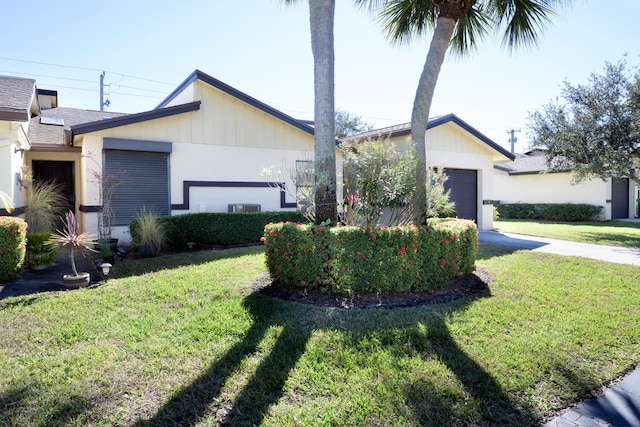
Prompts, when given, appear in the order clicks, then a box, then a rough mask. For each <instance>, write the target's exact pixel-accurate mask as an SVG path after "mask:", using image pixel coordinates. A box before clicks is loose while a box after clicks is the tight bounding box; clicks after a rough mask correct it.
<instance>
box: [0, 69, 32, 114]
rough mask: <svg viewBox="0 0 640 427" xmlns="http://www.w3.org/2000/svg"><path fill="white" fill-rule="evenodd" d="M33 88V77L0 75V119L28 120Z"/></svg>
mask: <svg viewBox="0 0 640 427" xmlns="http://www.w3.org/2000/svg"><path fill="white" fill-rule="evenodd" d="M35 89H36V81H35V80H33V79H25V78H22V77H11V76H0V94H1V95H0V120H22V121H27V120H29V108H30V107H31V101H32V99H33V95H34V93H35Z"/></svg>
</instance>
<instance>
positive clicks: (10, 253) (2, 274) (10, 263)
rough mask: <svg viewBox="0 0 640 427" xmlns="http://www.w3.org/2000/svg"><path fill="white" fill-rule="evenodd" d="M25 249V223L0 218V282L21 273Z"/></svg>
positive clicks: (12, 218) (19, 219) (15, 219)
mask: <svg viewBox="0 0 640 427" xmlns="http://www.w3.org/2000/svg"><path fill="white" fill-rule="evenodd" d="M26 248H27V223H26V222H25V221H24V220H23V219H21V218H16V217H6V216H3V217H0V282H7V281H9V280H13V279H15V278H17V277H18V276H19V275H20V273H21V272H22V266H23V265H24V258H25V253H26Z"/></svg>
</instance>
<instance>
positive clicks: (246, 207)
mask: <svg viewBox="0 0 640 427" xmlns="http://www.w3.org/2000/svg"><path fill="white" fill-rule="evenodd" d="M229 212H260V205H256V204H229Z"/></svg>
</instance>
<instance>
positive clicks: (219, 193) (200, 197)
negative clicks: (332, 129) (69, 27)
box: [75, 81, 314, 241]
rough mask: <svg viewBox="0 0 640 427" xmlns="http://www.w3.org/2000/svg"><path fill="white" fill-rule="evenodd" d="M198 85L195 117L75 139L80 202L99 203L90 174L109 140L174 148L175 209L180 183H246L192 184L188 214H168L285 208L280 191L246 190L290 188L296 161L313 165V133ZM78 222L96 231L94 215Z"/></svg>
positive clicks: (123, 233) (116, 233)
mask: <svg viewBox="0 0 640 427" xmlns="http://www.w3.org/2000/svg"><path fill="white" fill-rule="evenodd" d="M195 84H196V87H197V88H199V92H198V94H199V96H198V98H200V99H201V101H202V105H201V109H200V110H198V111H194V112H191V113H184V114H178V115H175V116H170V117H165V118H161V119H156V120H149V121H145V122H140V123H135V124H131V125H126V126H121V127H117V128H112V129H107V130H104V131H99V132H95V133H92V134H88V135H84V136H83V137H82V138H79V139H77V140H76V142H75V144H76V145H80V146H81V147H82V153H83V155H84V156H85V157H83V159H82V167H81V171H80V173H79V174H78V177H79V179H80V180H81V181H82V182H83V183H86V184H85V185H84V186H83V187H79V189H80V190H79V191H77V198H78V203H79V204H81V205H85V206H93V205H97V204H98V203H97V200H98V187H97V185H92V183H91V181H92V179H91V174H92V172H93V171H97V172H100V171H101V170H102V154H101V153H102V141H103V138H107V137H109V138H122V139H133V140H144V141H162V142H171V143H172V152H171V154H170V168H169V174H170V183H171V187H170V199H171V204H172V205H181V204H183V203H184V202H185V201H186V200H185V194H183V185H184V182H185V181H199V182H203V183H217V182H236V183H244V184H248V185H249V186H246V187H226V188H224V187H222V188H221V187H207V186H194V187H192V188H191V189H190V190H189V194H188V199H189V206H188V209H173V210H172V215H177V214H182V213H188V212H199V211H209V212H227V210H228V204H237V203H251V204H255V203H257V204H260V205H261V209H262V210H263V211H268V210H281V209H282V208H281V199H280V198H281V192H280V189H278V188H269V187H266V188H257V187H251V184H253V183H259V184H263V185H264V184H266V183H267V182H268V181H277V182H282V181H286V182H287V183H288V184H289V186H290V188H293V187H292V186H291V182H290V181H291V179H290V176H289V175H290V173H289V171H293V170H294V169H295V161H296V160H311V159H313V146H314V138H313V135H311V134H309V133H307V132H304V131H302V130H300V129H298V128H296V127H294V126H291V125H289V124H287V123H285V122H283V121H281V120H279V119H277V118H275V117H273V116H271V115H269V114H267V113H264V112H263V111H261V110H258V109H256V108H255V107H252V106H250V105H248V104H246V103H244V102H242V101H239V100H237V99H236V98H233V97H231V96H229V95H227V94H224V93H223V92H221V91H218V90H217V89H215V88H212V87H210V86H208V85H204V84H202V83H201V82H199V81H196V83H195ZM185 101H186V100H185ZM90 153H93V155H91V156H90ZM86 156H90V158H91V159H92V160H90V158H89V157H86ZM94 161H95V162H94ZM269 167H273V169H274V170H278V169H280V170H282V173H281V174H279V175H278V174H276V175H275V176H272V177H263V176H262V175H261V173H262V171H263V169H265V168H269ZM285 202H286V203H291V204H293V203H295V198H294V197H293V196H291V195H289V194H286V198H285ZM289 209H295V208H289ZM80 216H81V219H82V222H83V223H84V224H86V227H84V228H83V230H84V231H89V232H95V230H97V214H95V213H81V215H80ZM113 237H117V238H118V239H122V240H124V241H128V240H129V239H130V236H129V235H128V231H127V229H126V227H115V228H114V230H113Z"/></svg>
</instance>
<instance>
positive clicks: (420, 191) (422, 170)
mask: <svg viewBox="0 0 640 427" xmlns="http://www.w3.org/2000/svg"><path fill="white" fill-rule="evenodd" d="M455 26H456V20H455V19H453V18H445V17H443V16H440V17H438V20H437V22H436V28H435V31H434V34H433V39H432V40H431V45H430V46H429V52H428V53H427V60H426V62H425V64H424V68H423V69H422V74H421V75H420V81H419V82H418V90H417V91H416V98H415V100H414V103H413V112H412V114H411V138H412V139H413V143H414V144H415V149H416V160H417V165H416V185H417V190H416V201H415V203H416V205H415V207H414V210H415V213H414V224H415V225H424V224H425V222H426V220H427V214H426V204H427V152H426V141H425V140H426V135H425V134H426V131H427V123H428V122H429V111H430V110H431V102H432V100H433V94H434V91H435V88H436V83H437V81H438V75H439V74H440V69H441V68H442V63H443V62H444V57H445V54H446V53H447V48H448V47H449V42H450V40H451V36H452V35H453V30H454V28H455Z"/></svg>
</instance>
